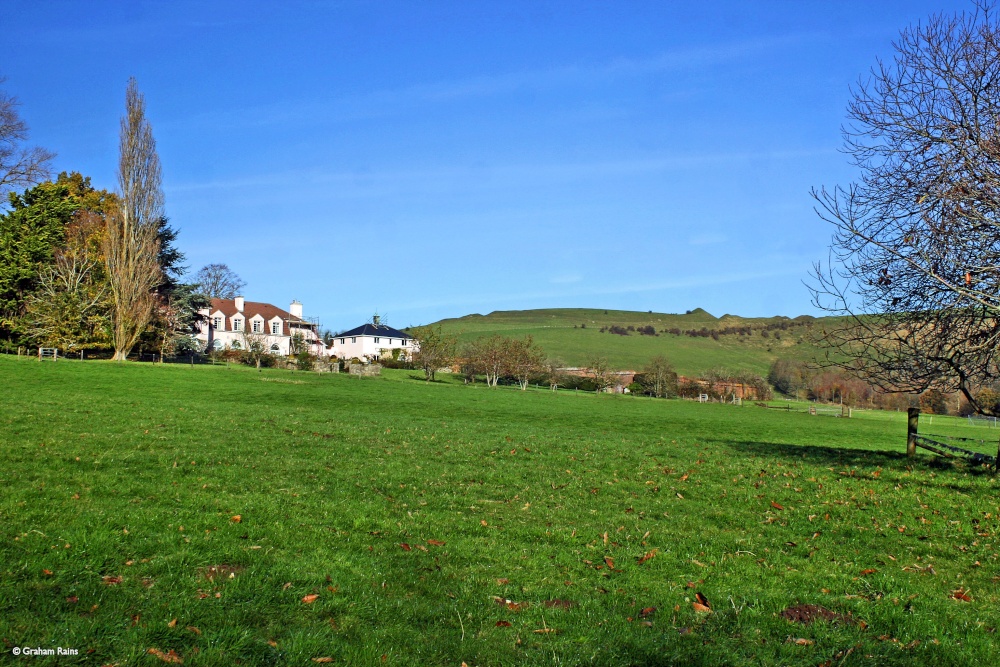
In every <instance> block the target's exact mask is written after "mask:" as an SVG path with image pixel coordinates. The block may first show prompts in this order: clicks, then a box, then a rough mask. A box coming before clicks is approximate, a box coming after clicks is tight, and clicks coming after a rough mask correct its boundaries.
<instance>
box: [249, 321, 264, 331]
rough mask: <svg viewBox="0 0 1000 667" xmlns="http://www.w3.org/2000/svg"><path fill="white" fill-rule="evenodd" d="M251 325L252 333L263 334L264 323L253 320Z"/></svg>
mask: <svg viewBox="0 0 1000 667" xmlns="http://www.w3.org/2000/svg"><path fill="white" fill-rule="evenodd" d="M251 325H252V326H253V332H254V333H264V323H263V322H261V321H260V320H253V321H252V322H251Z"/></svg>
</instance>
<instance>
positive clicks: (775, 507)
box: [771, 500, 785, 510]
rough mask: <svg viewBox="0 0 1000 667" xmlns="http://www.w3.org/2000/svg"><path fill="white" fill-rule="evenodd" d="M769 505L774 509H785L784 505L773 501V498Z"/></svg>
mask: <svg viewBox="0 0 1000 667" xmlns="http://www.w3.org/2000/svg"><path fill="white" fill-rule="evenodd" d="M771 507H773V508H774V509H776V510H783V509H785V508H784V507H782V506H781V505H779V504H778V503H776V502H774V501H773V500H772V501H771Z"/></svg>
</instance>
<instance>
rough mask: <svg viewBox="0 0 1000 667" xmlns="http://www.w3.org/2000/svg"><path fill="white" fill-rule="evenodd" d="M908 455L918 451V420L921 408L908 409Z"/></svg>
mask: <svg viewBox="0 0 1000 667" xmlns="http://www.w3.org/2000/svg"><path fill="white" fill-rule="evenodd" d="M906 416H907V418H906V455H907V456H913V455H914V454H916V453H917V422H918V421H919V420H920V408H909V409H907V411H906Z"/></svg>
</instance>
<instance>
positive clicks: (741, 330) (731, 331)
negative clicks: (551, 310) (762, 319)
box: [583, 318, 812, 340]
mask: <svg viewBox="0 0 1000 667" xmlns="http://www.w3.org/2000/svg"><path fill="white" fill-rule="evenodd" d="M795 327H806V328H810V327H812V321H811V319H809V318H796V319H794V320H779V321H777V322H768V323H767V324H764V325H754V326H751V325H749V324H745V325H741V326H728V327H721V328H713V329H709V328H708V327H701V328H700V329H681V328H680V327H670V328H667V329H661V330H660V331H657V330H656V328H655V327H654V326H653V325H651V324H647V325H645V326H635V325H631V324H630V325H628V326H625V325H621V324H611V325H607V326H603V327H601V329H600V332H601V333H611V334H616V335H618V336H629V335H631V334H633V333H638V334H641V335H644V336H659V335H660V334H662V333H667V334H671V335H673V336H688V337H690V338H712V339H713V340H719V339H720V338H721V337H723V336H753V335H754V334H755V333H756V334H757V335H758V336H760V337H761V338H770V337H771V336H773V337H774V338H776V339H778V340H780V339H781V332H782V331H788V330H789V329H793V328H795ZM583 328H586V327H583Z"/></svg>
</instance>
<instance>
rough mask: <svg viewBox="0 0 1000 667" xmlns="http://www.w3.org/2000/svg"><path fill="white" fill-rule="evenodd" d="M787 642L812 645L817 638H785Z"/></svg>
mask: <svg viewBox="0 0 1000 667" xmlns="http://www.w3.org/2000/svg"><path fill="white" fill-rule="evenodd" d="M785 643H786V644H796V645H798V646H812V645H813V644H815V643H816V640H815V639H805V638H803V637H789V638H788V639H786V640H785Z"/></svg>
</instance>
